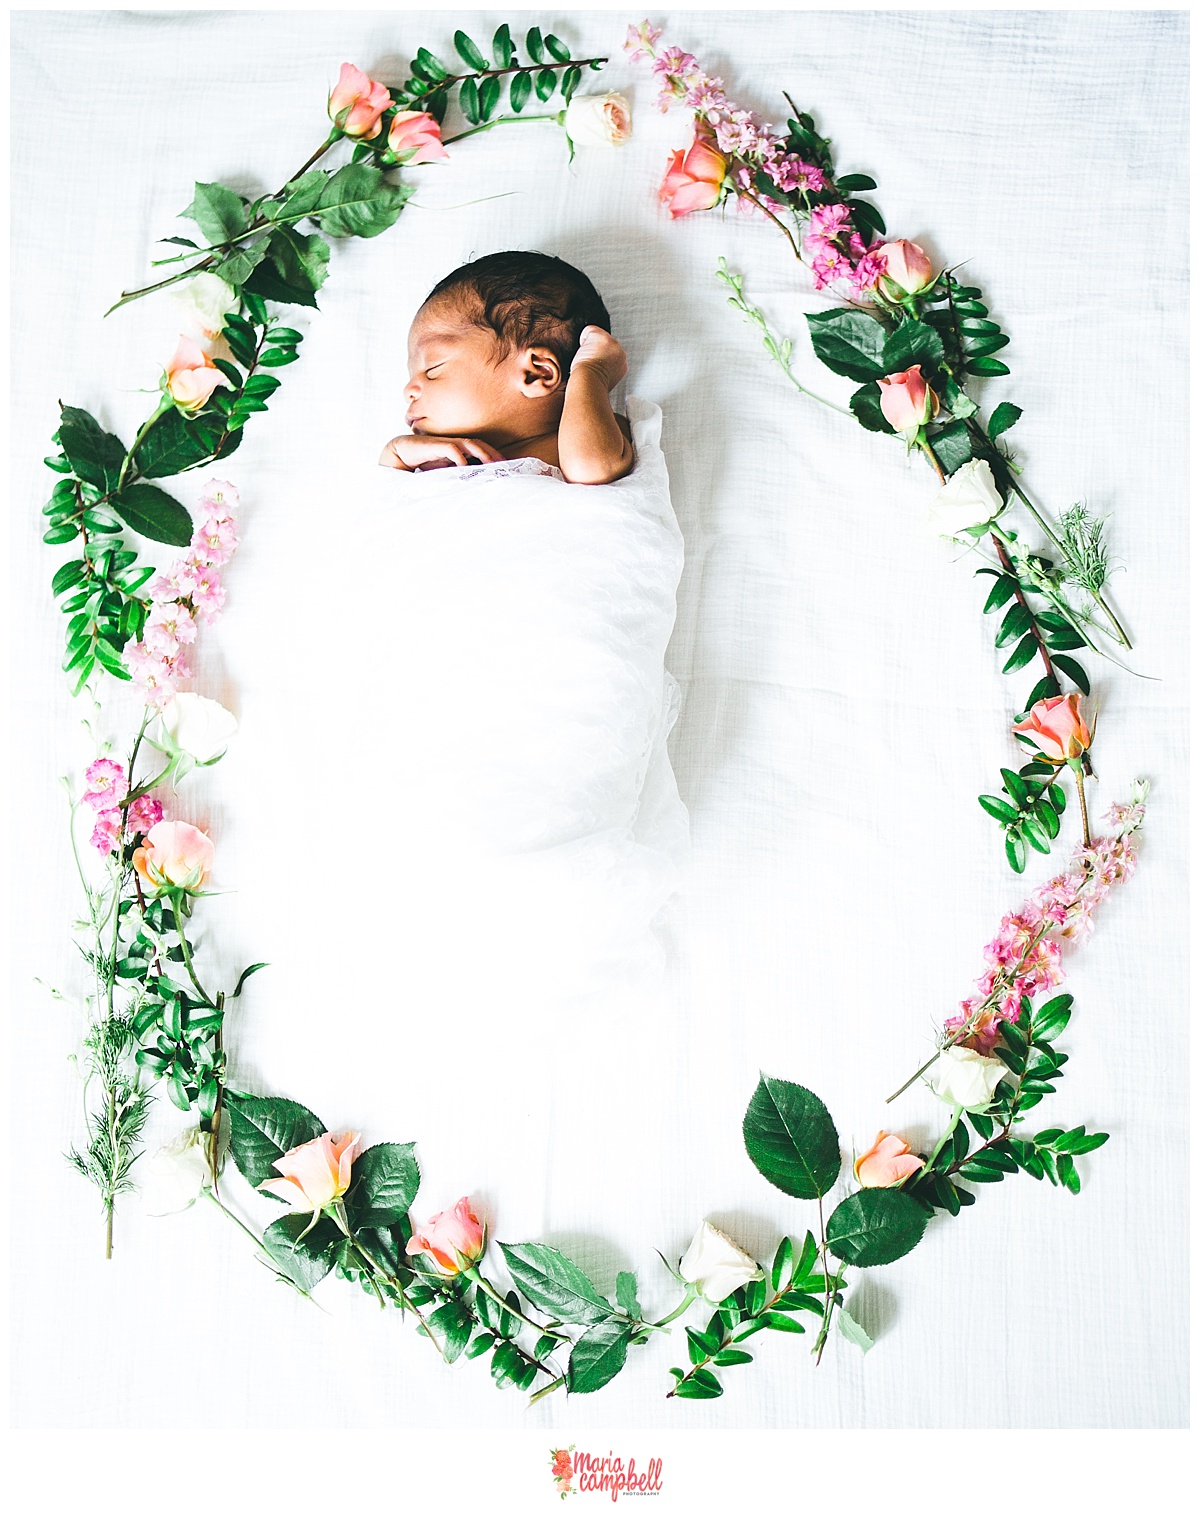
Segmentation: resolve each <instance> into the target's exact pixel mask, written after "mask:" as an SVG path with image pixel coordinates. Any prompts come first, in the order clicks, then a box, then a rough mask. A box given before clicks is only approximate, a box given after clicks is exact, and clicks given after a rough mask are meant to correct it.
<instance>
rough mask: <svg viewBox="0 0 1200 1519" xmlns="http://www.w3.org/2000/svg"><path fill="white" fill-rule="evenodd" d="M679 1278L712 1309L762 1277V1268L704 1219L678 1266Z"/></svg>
mask: <svg viewBox="0 0 1200 1519" xmlns="http://www.w3.org/2000/svg"><path fill="white" fill-rule="evenodd" d="M679 1274H680V1276H681V1277H682V1278H683V1279H684V1281H685V1282H691V1283H692V1284H693V1285H694V1286H695V1288H696V1290H697V1292H698V1293H699V1294H700V1296H701V1297H702V1298H704V1299H706V1300H707V1301H708V1302H710V1303H712V1304H713V1305H714V1306H715V1305H716V1304H717V1303H719V1302H721V1301H723V1299H725V1298H727V1297H728V1296H729V1294H730V1293H731V1292H736V1291H737V1289H738V1288H739V1287H744V1286H745V1285H746V1283H747V1282H752V1281H753V1280H754V1279H755V1277H758V1276H761V1275H762V1268H761V1266H759V1264H758V1262H757V1261H756V1260H754V1259H752V1258H751V1257H750V1256H749V1255H747V1254H746V1252H745V1251H744V1250H743V1249H742V1248H741V1247H740V1246H739V1245H735V1244H734V1242H733V1241H732V1240H731V1239H730V1238H729V1236H728V1235H725V1234H722V1233H721V1231H720V1229H714V1228H713V1226H712V1224H710V1223H709V1222H708V1220H707V1219H705V1221H704V1223H702V1224H701V1225H700V1227H699V1228H698V1229H697V1230H696V1233H695V1235H694V1236H693V1237H692V1242H691V1244H690V1245H689V1246H688V1247H687V1250H686V1252H685V1254H684V1257H683V1259H682V1260H681V1261H680V1262H679Z"/></svg>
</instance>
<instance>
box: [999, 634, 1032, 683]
mask: <svg viewBox="0 0 1200 1519" xmlns="http://www.w3.org/2000/svg"><path fill="white" fill-rule="evenodd" d="M1037 652H1038V641H1037V636H1036V634H1034V633H1026V635H1025V637H1024V638H1022V640H1021V641H1020V643H1019V644H1018V645H1017V646H1016V648H1015V649H1014V650H1013V651H1012V653H1011V654H1010V655H1009V656H1008V659H1007V660H1006V661H1005V664H1004V673H1005V674H1006V675H1007V674H1008V673H1009V672H1010V671H1012V670H1020V669H1023V668H1024V666H1025V665H1027V664H1028V663H1029V661H1030V660H1031V659H1034V658H1036V656H1037Z"/></svg>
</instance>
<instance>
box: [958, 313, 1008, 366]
mask: <svg viewBox="0 0 1200 1519" xmlns="http://www.w3.org/2000/svg"><path fill="white" fill-rule="evenodd" d="M979 325H980V326H981V327H982V326H984V325H988V326H993V325H994V324H993V323H987V324H984V323H982V322H981V323H980V324H979ZM1010 341H1011V340H1010V339H1009V338H1008V337H1007V335H1006V334H1005V333H1003V332H1000V331H999V330H997V331H996V332H994V333H985V334H983V335H981V336H980V337H975V336H973V335H972V334H970V333H968V334H967V342H966V344H965V347H964V351H965V352H966V353H968V354H970V356H971V357H972V358H973V359H978V358H979V357H980V355H982V354H985V353H996V352H997V351H998V350H999V349H1001V348H1007V346H1008V344H1009V342H1010Z"/></svg>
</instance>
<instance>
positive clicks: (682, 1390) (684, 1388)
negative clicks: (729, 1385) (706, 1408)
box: [674, 1379, 724, 1398]
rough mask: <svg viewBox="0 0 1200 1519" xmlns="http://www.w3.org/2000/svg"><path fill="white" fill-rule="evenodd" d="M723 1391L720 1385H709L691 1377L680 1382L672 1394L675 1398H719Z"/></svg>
mask: <svg viewBox="0 0 1200 1519" xmlns="http://www.w3.org/2000/svg"><path fill="white" fill-rule="evenodd" d="M723 1391H724V1388H722V1387H721V1386H720V1385H718V1386H716V1387H709V1386H708V1385H707V1384H706V1383H703V1382H697V1381H695V1380H694V1379H692V1380H689V1381H687V1382H680V1384H679V1386H678V1387H677V1388H676V1389H675V1394H674V1395H675V1397H677V1398H719V1397H720V1396H721V1393H722V1392H723Z"/></svg>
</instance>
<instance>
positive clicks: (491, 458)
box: [463, 438, 504, 464]
mask: <svg viewBox="0 0 1200 1519" xmlns="http://www.w3.org/2000/svg"><path fill="white" fill-rule="evenodd" d="M463 447H464V448H465V449H466V450H467V451H468V452H469V453H472V454H475V455H476V457H477V458H478V460H479V462H480V463H481V464H495V463H496V462H497V461H498V460H500V459H503V458H504V455H503V454H502V453H501V452H500V450H499V449H498V448H493V447H492V445H491V444H490V443H485V442H484V441H483V440H482V438H464V439H463Z"/></svg>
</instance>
